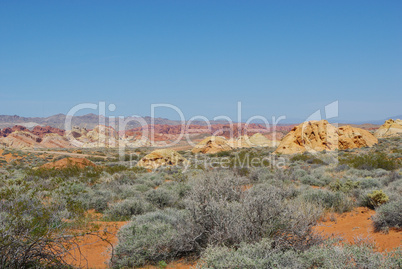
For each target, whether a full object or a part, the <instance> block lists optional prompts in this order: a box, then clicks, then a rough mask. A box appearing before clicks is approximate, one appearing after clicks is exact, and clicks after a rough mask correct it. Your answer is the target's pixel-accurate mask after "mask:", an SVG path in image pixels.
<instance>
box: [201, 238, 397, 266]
mask: <svg viewBox="0 0 402 269" xmlns="http://www.w3.org/2000/svg"><path fill="white" fill-rule="evenodd" d="M401 256H402V252H401V250H396V251H394V252H391V253H385V254H382V253H379V252H376V251H375V250H374V248H373V247H372V246H371V245H369V244H357V245H349V244H345V243H337V244H335V242H333V241H327V242H325V243H324V244H321V245H317V246H314V247H311V248H310V249H308V250H305V251H301V252H300V251H295V250H293V249H282V248H281V247H280V246H278V245H277V244H275V242H273V241H271V240H268V239H264V240H261V241H260V242H258V243H255V244H246V243H243V244H241V246H240V247H239V248H237V249H231V248H229V247H213V246H210V247H209V248H208V249H206V251H205V252H204V253H203V255H202V257H201V262H200V263H199V264H200V267H201V268H228V269H234V268H343V269H347V268H383V269H385V268H395V269H396V268H400V265H401Z"/></svg>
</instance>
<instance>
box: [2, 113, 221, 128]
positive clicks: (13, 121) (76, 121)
mask: <svg viewBox="0 0 402 269" xmlns="http://www.w3.org/2000/svg"><path fill="white" fill-rule="evenodd" d="M137 119H138V118H137ZM142 119H144V120H145V122H146V123H148V124H151V121H152V118H151V117H148V116H147V117H143V118H142ZM65 120H66V115H64V114H57V115H53V116H50V117H46V118H41V117H20V116H17V115H14V116H9V115H0V129H2V128H6V127H13V126H15V125H22V126H24V127H27V128H33V127H34V126H37V125H41V126H51V127H55V128H60V129H64V125H65ZM125 120H126V121H128V120H130V121H128V123H127V125H126V129H132V128H137V127H140V126H141V125H140V123H139V122H138V121H137V120H136V118H133V117H128V118H126V119H125ZM100 121H101V122H102V121H105V123H106V125H109V122H108V118H107V117H106V118H105V117H103V116H100V117H99V116H98V115H95V114H93V113H90V114H86V115H82V116H74V117H73V118H72V125H73V126H79V127H85V128H87V129H92V128H94V127H95V126H96V125H98V124H99V123H100ZM118 121H119V120H118V119H116V125H117V124H118ZM154 123H155V124H166V125H177V124H180V121H176V120H169V119H165V118H155V119H154ZM215 123H226V122H224V121H211V124H215ZM193 124H198V125H205V122H204V121H194V122H193ZM116 127H117V126H116Z"/></svg>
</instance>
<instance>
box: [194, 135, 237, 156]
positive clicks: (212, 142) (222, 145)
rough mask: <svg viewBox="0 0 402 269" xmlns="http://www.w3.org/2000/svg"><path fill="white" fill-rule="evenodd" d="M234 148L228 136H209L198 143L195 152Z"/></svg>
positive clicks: (211, 151)
mask: <svg viewBox="0 0 402 269" xmlns="http://www.w3.org/2000/svg"><path fill="white" fill-rule="evenodd" d="M228 150H232V147H231V146H230V145H229V143H228V141H227V140H226V138H224V137H221V136H209V137H207V138H205V139H204V140H202V141H201V142H200V143H198V145H196V146H195V147H194V148H193V149H192V150H191V152H193V153H217V152H221V151H228Z"/></svg>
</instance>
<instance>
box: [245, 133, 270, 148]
mask: <svg viewBox="0 0 402 269" xmlns="http://www.w3.org/2000/svg"><path fill="white" fill-rule="evenodd" d="M250 143H251V145H252V146H253V147H275V146H277V142H276V141H272V140H269V139H268V138H266V137H265V136H264V135H262V134H260V133H256V134H253V135H252V136H251V137H250Z"/></svg>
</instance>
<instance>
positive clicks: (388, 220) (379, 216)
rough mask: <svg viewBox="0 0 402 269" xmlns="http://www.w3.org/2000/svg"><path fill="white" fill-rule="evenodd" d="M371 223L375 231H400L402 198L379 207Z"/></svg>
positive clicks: (401, 224) (401, 225) (401, 227)
mask: <svg viewBox="0 0 402 269" xmlns="http://www.w3.org/2000/svg"><path fill="white" fill-rule="evenodd" d="M373 222H374V228H375V230H376V231H381V230H383V229H388V228H397V229H402V198H399V199H397V200H395V201H390V202H388V203H386V204H383V205H381V206H379V207H378V208H377V209H376V214H375V216H374V217H373Z"/></svg>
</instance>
